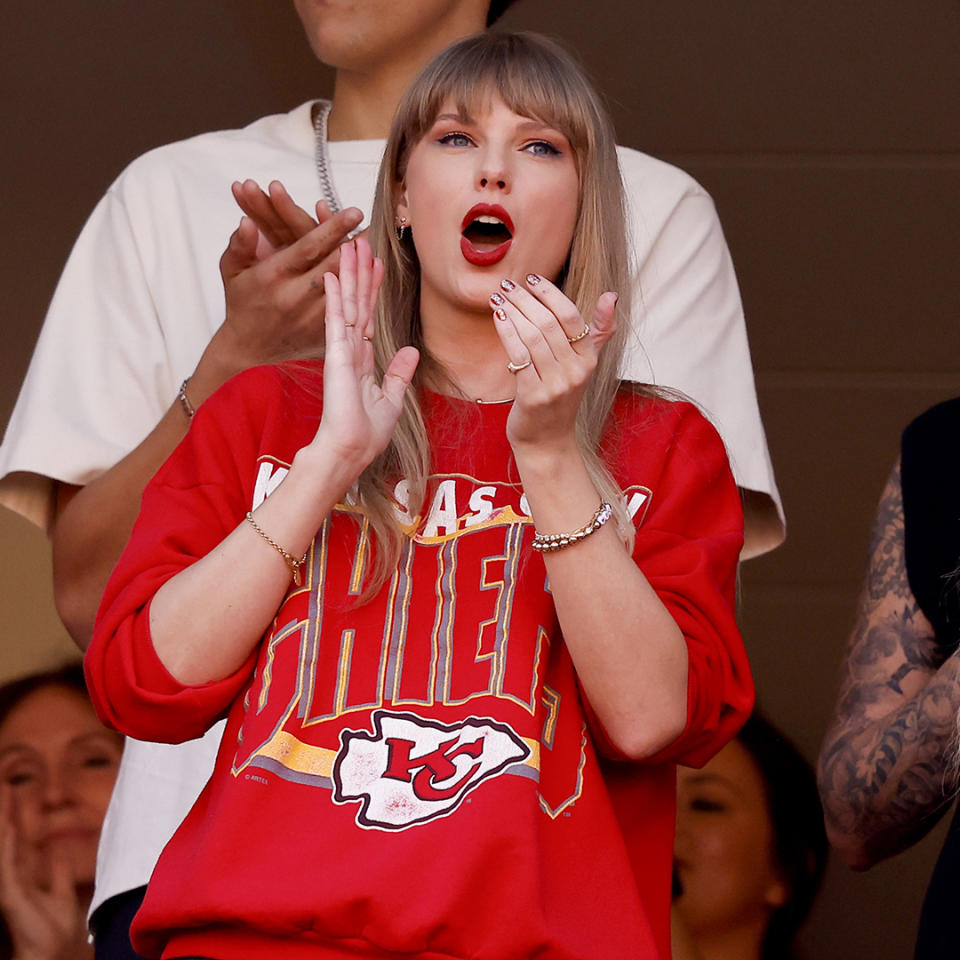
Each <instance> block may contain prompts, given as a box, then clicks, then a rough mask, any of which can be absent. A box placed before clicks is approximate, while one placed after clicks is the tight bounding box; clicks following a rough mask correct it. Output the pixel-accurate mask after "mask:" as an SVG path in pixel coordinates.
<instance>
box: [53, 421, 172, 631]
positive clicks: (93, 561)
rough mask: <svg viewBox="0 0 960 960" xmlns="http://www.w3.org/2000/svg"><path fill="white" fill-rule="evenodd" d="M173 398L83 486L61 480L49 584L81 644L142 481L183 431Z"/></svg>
mask: <svg viewBox="0 0 960 960" xmlns="http://www.w3.org/2000/svg"><path fill="white" fill-rule="evenodd" d="M188 426H189V420H188V418H187V416H186V413H185V411H184V410H183V408H182V407H181V406H180V404H179V402H176V403H174V404H173V406H171V407H170V409H169V410H168V411H167V412H166V414H164V416H163V418H162V419H161V420H160V422H159V423H158V424H157V426H156V427H155V428H154V429H153V430H152V431H151V433H150V434H149V435H148V436H147V437H146V439H144V441H143V442H142V443H141V444H140V445H139V446H138V447H137V448H136V449H134V450H133V451H132V452H131V453H129V454H128V455H127V456H126V457H124V458H123V459H122V460H121V461H120V462H119V463H117V464H115V465H114V466H113V467H111V468H110V469H109V470H107V471H106V473H104V474H102V475H101V476H99V477H97V479H96V480H93V481H91V482H90V483H89V484H87V485H86V486H85V487H79V488H78V487H68V486H61V487H60V489H59V491H58V496H57V516H56V520H55V522H54V527H53V533H52V541H53V589H54V600H55V601H56V605H57V612H58V613H59V614H60V619H61V620H63V623H64V626H65V627H66V628H67V631H68V632H69V634H70V636H71V637H72V638H73V640H74V642H75V643H76V644H77V646H79V647H80V649H81V650H85V649H86V648H87V645H88V644H89V643H90V637H91V635H92V633H93V622H94V619H95V618H96V614H97V608H98V606H99V605H100V598H101V597H102V596H103V591H104V588H105V587H106V585H107V580H108V579H109V578H110V573H111V572H112V571H113V568H114V566H115V565H116V562H117V560H118V559H119V558H120V554H121V553H122V552H123V548H124V546H125V545H126V543H127V540H128V539H129V538H130V531H131V530H132V529H133V524H134V521H135V520H136V519H137V514H138V513H139V512H140V498H141V496H142V495H143V490H144V487H146V485H147V484H148V483H149V481H150V479H151V478H152V477H153V475H154V474H155V473H156V472H157V470H158V469H159V468H160V466H161V465H162V464H163V462H164V461H165V460H166V459H167V457H168V456H169V455H170V454H171V453H172V452H173V449H174V448H175V447H176V445H177V444H178V443H179V442H180V440H181V439H182V438H183V436H184V435H185V434H186V432H187V427H188Z"/></svg>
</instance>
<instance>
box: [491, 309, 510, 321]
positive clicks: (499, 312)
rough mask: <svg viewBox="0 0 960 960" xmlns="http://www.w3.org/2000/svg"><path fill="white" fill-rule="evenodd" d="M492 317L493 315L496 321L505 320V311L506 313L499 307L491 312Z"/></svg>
mask: <svg viewBox="0 0 960 960" xmlns="http://www.w3.org/2000/svg"><path fill="white" fill-rule="evenodd" d="M493 315H494V316H495V317H496V318H497V319H498V320H506V319H507V311H506V310H501V309H500V307H497V309H496V310H494V311H493Z"/></svg>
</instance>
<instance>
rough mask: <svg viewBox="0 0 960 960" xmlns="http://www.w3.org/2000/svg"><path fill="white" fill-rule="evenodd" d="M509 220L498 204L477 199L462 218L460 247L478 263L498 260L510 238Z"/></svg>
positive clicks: (511, 228)
mask: <svg viewBox="0 0 960 960" xmlns="http://www.w3.org/2000/svg"><path fill="white" fill-rule="evenodd" d="M513 233H514V227H513V221H512V220H511V219H510V214H509V213H507V211H506V210H504V208H503V207H501V206H500V205H499V204H488V203H478V204H476V205H475V206H473V207H471V208H470V210H468V211H467V215H466V216H465V217H464V218H463V223H462V225H461V236H460V251H461V252H462V253H463V256H464V258H465V259H466V260H467V261H468V262H470V263H472V264H474V265H475V266H478V267H488V266H490V265H491V264H494V263H498V262H499V261H500V260H502V259H503V258H504V257H505V256H506V255H507V250H509V249H510V244H511V242H512V241H513Z"/></svg>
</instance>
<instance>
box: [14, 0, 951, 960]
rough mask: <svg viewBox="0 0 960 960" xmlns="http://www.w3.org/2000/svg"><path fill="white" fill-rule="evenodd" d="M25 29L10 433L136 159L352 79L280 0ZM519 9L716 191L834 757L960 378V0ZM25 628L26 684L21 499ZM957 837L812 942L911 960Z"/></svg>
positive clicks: (38, 10)
mask: <svg viewBox="0 0 960 960" xmlns="http://www.w3.org/2000/svg"><path fill="white" fill-rule="evenodd" d="M2 22H3V31H2V40H0V45H2V49H0V89H2V90H3V93H4V95H3V101H2V107H0V110H2V111H3V114H4V117H3V119H4V123H3V129H4V131H5V142H4V144H3V147H2V150H0V173H2V179H0V183H2V184H3V187H2V191H0V196H2V204H3V214H2V219H0V223H2V224H3V227H4V229H3V230H2V231H0V245H2V256H0V289H2V291H3V297H2V299H0V304H2V311H3V330H4V337H5V347H4V350H3V353H2V367H0V423H5V422H6V420H7V418H8V416H9V413H10V411H11V409H12V406H13V402H14V399H15V397H16V392H17V389H18V387H19V383H20V380H21V378H22V376H23V373H24V371H25V369H26V365H27V362H28V359H29V355H30V352H31V350H32V348H33V343H34V340H35V338H36V335H37V332H38V330H39V327H40V323H41V321H42V318H43V313H44V310H45V307H46V304H47V301H48V300H49V297H50V294H51V292H52V290H53V285H54V283H55V281H56V278H57V276H58V274H59V271H60V269H61V267H62V265H63V262H64V260H65V258H66V255H67V253H68V252H69V249H70V245H71V243H72V241H73V238H74V237H75V235H76V233H77V232H78V231H79V229H80V227H81V226H82V224H83V221H84V219H85V217H86V215H87V213H88V212H89V210H90V209H91V208H92V206H93V205H94V203H95V202H96V200H97V199H98V198H99V196H100V194H101V193H102V192H103V191H104V189H105V188H106V187H107V186H108V184H109V183H110V181H111V180H112V179H113V177H114V176H116V174H117V173H119V171H120V170H121V169H122V168H123V166H124V165H125V164H126V163H127V162H129V161H130V160H131V159H133V157H135V156H136V155H137V154H139V153H141V152H143V151H144V150H146V149H149V148H150V147H152V146H156V145H158V144H160V143H164V142H166V141H169V140H173V139H178V138H180V137H184V136H188V135H190V134H193V133H198V132H201V131H204V130H210V129H215V128H218V127H230V126H237V125H241V124H243V123H246V122H248V121H250V120H252V119H253V118H255V117H257V116H260V115H262V114H264V113H269V112H276V111H281V110H285V109H288V108H289V107H290V106H292V105H293V104H295V103H298V102H300V101H302V100H305V99H307V98H309V97H312V96H316V95H318V94H322V93H324V92H325V91H327V90H328V86H329V75H328V74H327V72H326V71H324V70H323V69H322V68H320V67H318V66H317V64H316V63H315V62H314V61H313V59H312V57H311V55H310V53H309V50H308V48H307V46H306V44H305V42H304V41H303V39H302V37H301V35H300V30H299V24H298V22H297V20H296V17H295V15H294V13H293V10H292V5H291V4H288V3H281V2H278V0H207V2H205V3H200V4H198V3H191V2H187V0H164V2H162V3H160V2H157V0H140V2H139V3H137V4H136V5H133V6H131V5H130V4H122V3H117V2H115V0H114V2H111V0H86V2H85V3H83V4H75V3H66V2H64V0H51V2H48V3H45V4H36V3H32V2H28V0H5V4H4V10H3V14H2ZM505 22H506V23H507V24H509V25H510V26H516V27H523V28H531V29H538V30H541V31H543V32H547V33H550V34H553V35H555V36H558V37H559V38H561V39H562V40H564V41H566V43H567V44H568V46H571V47H573V48H574V49H575V50H577V51H578V52H579V54H580V55H581V57H582V58H583V59H584V61H585V62H586V63H587V65H588V67H589V69H590V70H591V72H592V74H593V76H594V77H595V78H596V79H597V81H598V83H599V84H600V85H601V86H602V88H603V89H604V90H605V91H606V93H607V95H608V98H609V102H610V106H611V109H612V112H613V114H614V117H615V119H616V123H617V129H618V133H619V139H620V141H621V142H623V143H626V144H629V145H631V146H634V147H637V148H639V149H642V150H645V151H646V152H649V153H652V154H655V155H657V156H660V157H662V158H664V159H667V160H670V161H672V162H674V163H676V164H678V165H680V166H682V167H684V168H686V169H687V170H689V171H690V172H691V173H693V174H694V176H696V177H697V178H698V179H699V180H700V181H701V182H702V183H703V184H704V185H705V186H706V187H707V189H708V190H710V192H711V193H712V194H713V196H714V198H715V200H716V202H717V206H718V208H719V211H720V216H721V219H722V221H723V223H724V226H725V229H726V233H727V238H728V241H729V244H730V247H731V250H732V252H733V256H734V260H735V262H736V264H737V269H738V274H739V277H740V282H741V287H742V291H743V297H744V301H745V306H746V311H747V319H748V324H749V330H750V335H751V342H752V348H753V355H754V361H755V367H756V373H757V385H758V388H759V393H760V399H761V408H762V410H763V413H764V417H765V421H766V426H767V432H768V437H769V440H770V445H771V450H772V453H773V458H774V462H775V465H776V468H777V476H778V479H779V482H780V486H781V491H782V493H783V496H784V501H785V504H786V508H787V512H788V517H789V525H790V532H789V539H788V541H787V543H786V545H785V546H784V547H782V548H781V549H780V550H778V551H777V552H776V553H774V554H772V555H770V556H768V557H766V558H762V559H760V560H755V561H752V562H750V563H749V564H747V566H746V567H745V568H744V571H743V626H744V632H745V636H746V639H747V644H748V647H749V649H750V652H751V656H752V658H753V663H754V668H755V671H756V675H757V681H758V687H759V691H760V695H761V699H762V701H763V703H764V704H765V706H766V709H767V711H768V712H769V713H770V714H771V715H772V716H773V717H774V719H776V720H777V721H778V722H779V723H780V724H781V725H782V726H783V727H784V728H785V729H786V730H787V731H788V732H789V734H790V735H791V736H792V737H793V738H794V739H796V741H797V742H798V744H799V745H800V746H801V747H802V748H803V749H804V751H805V752H806V753H807V754H808V756H810V758H811V759H812V758H813V757H814V756H815V754H816V750H817V747H818V744H819V740H820V737H821V735H822V731H823V727H824V724H825V722H826V718H827V716H828V715H829V711H830V709H831V707H832V700H833V695H834V688H835V675H836V669H837V664H838V663H839V659H840V657H841V655H842V651H843V647H844V643H845V637H846V634H847V631H848V629H849V626H850V623H851V620H852V616H853V610H854V604H855V598H856V594H857V591H858V588H859V583H860V580H861V577H862V574H863V567H864V560H865V550H866V543H867V537H868V532H869V526H870V521H871V517H872V512H873V508H874V505H875V502H876V499H877V496H878V494H879V491H880V489H881V486H882V484H883V481H884V479H885V477H886V474H887V472H888V471H889V469H890V466H891V464H892V462H893V459H894V457H895V455H896V449H897V443H898V437H899V432H900V430H901V429H902V427H903V426H904V425H905V424H906V422H907V421H908V420H909V419H911V418H912V417H913V416H914V415H915V414H916V413H918V412H920V411H921V410H922V409H924V408H925V407H926V406H928V405H929V404H931V403H933V402H936V401H938V400H940V399H945V398H946V397H949V396H952V395H955V394H957V393H960V352H958V341H957V333H956V330H957V321H958V306H960V281H958V269H957V267H958V259H960V258H958V247H960V244H958V240H960V227H958V223H960V124H958V110H957V103H958V101H957V90H958V89H960V60H958V56H957V53H958V50H960V4H958V3H957V2H956V0H913V2H912V3H909V4H905V3H902V2H894V0H877V2H871V3H865V2H848V3H844V4H837V3H831V2H827V0H744V2H739V3H722V4H720V3H709V2H706V0H700V2H697V0H671V2H669V3H663V2H662V0H619V2H616V0H599V2H595V3H592V4H589V6H587V5H584V4H582V3H575V2H573V0H523V2H522V3H520V4H519V6H518V7H517V8H516V9H515V10H514V11H512V12H511V13H510V14H509V15H508V17H507V18H506V21H505ZM226 188H227V185H224V189H226ZM225 239H226V238H225ZM0 622H2V624H3V643H2V644H0V676H8V675H13V674H16V673H22V672H25V671H27V670H29V669H33V668H34V667H35V666H38V665H43V664H46V663H49V662H50V661H51V660H54V659H56V658H58V657H61V656H63V655H65V653H66V652H67V651H69V645H68V644H67V643H66V642H65V641H64V640H63V633H62V629H61V628H60V627H59V624H58V621H57V619H56V616H55V613H54V612H53V609H52V603H51V600H50V589H49V558H48V550H47V546H46V542H45V540H44V538H43V536H42V535H41V534H39V533H38V532H37V531H35V530H33V529H32V528H31V527H30V526H29V525H28V524H26V523H25V522H23V521H22V520H20V519H19V518H18V517H15V516H13V515H11V514H9V513H7V512H5V511H0ZM938 844H939V836H934V837H931V838H928V840H927V841H925V843H924V844H922V845H921V846H920V847H918V848H916V849H915V850H913V851H911V852H910V853H909V854H907V855H904V856H901V857H899V858H897V859H895V860H894V861H892V862H889V863H887V864H884V865H882V866H881V867H879V868H876V869H875V870H873V871H871V872H870V873H869V874H866V875H854V874H851V873H849V872H847V871H846V870H844V869H843V868H840V867H837V866H835V867H833V868H832V870H831V872H830V875H829V878H828V884H827V887H826V889H825V891H824V895H823V897H822V899H821V901H820V903H819V905H818V907H817V910H816V912H815V916H814V919H813V921H812V923H811V924H810V926H809V928H808V931H807V935H806V942H807V945H808V953H809V956H810V957H812V958H816V960H834V958H836V960H840V958H841V957H842V958H844V960H846V958H848V957H859V956H872V957H874V958H877V960H895V958H903V957H908V956H910V953H911V944H912V939H913V935H914V928H915V923H916V916H917V912H918V909H919V903H920V900H921V898H922V892H923V888H924V886H925V883H926V879H927V877H928V875H929V871H930V869H931V865H932V859H933V857H934V856H935V854H936V850H937V847H938Z"/></svg>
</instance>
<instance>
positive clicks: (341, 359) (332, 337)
mask: <svg viewBox="0 0 960 960" xmlns="http://www.w3.org/2000/svg"><path fill="white" fill-rule="evenodd" d="M323 281H324V290H325V294H326V301H327V304H326V307H327V308H326V320H325V323H326V352H325V355H324V363H323V415H322V418H321V421H320V426H319V428H318V430H317V434H316V437H315V438H314V441H313V443H311V444H310V448H311V449H315V450H316V451H317V453H318V454H319V455H320V456H323V457H324V458H329V457H335V458H339V459H340V460H342V461H343V462H344V463H345V464H351V465H352V466H353V468H354V472H355V473H356V475H357V476H359V474H360V473H361V472H362V471H363V469H364V468H365V467H367V466H368V465H369V464H370V462H371V461H372V460H373V459H374V458H375V457H376V456H377V454H379V453H380V452H382V451H383V450H384V448H385V447H386V446H387V444H388V443H389V442H390V437H391V436H392V434H393V430H394V427H395V426H396V423H397V419H398V418H399V416H400V411H401V410H402V408H403V395H404V393H405V392H406V389H407V387H408V386H409V385H410V381H411V379H412V378H413V374H414V372H415V371H416V369H417V363H418V362H419V359H420V354H419V352H418V351H417V349H416V348H415V347H409V346H408V347H401V348H400V350H398V351H397V353H396V354H395V355H394V357H393V359H392V360H391V361H390V364H389V366H388V367H387V370H386V372H385V373H384V376H383V381H382V382H378V381H377V376H376V369H375V366H374V353H373V337H374V335H375V329H374V327H375V324H374V319H375V313H376V302H377V295H378V293H379V290H380V284H381V282H382V281H383V262H382V261H381V260H380V259H379V258H374V256H373V254H372V252H371V250H370V244H369V243H368V242H367V241H366V239H365V238H363V237H358V238H357V239H356V240H355V241H351V242H349V243H345V244H344V245H343V246H342V247H341V248H340V275H339V277H337V276H335V275H334V274H332V273H326V274H324V278H323Z"/></svg>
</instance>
